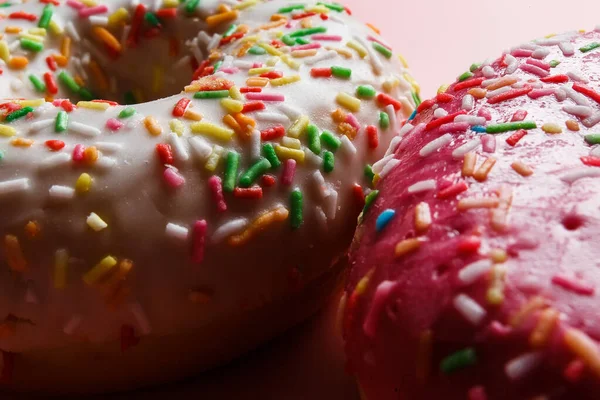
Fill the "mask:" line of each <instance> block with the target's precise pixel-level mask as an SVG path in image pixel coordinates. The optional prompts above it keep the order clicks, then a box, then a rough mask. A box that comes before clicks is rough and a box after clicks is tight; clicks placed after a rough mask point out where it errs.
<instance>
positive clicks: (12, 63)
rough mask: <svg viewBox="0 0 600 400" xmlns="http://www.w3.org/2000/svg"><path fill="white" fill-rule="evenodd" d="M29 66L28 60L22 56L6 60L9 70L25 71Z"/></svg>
mask: <svg viewBox="0 0 600 400" xmlns="http://www.w3.org/2000/svg"><path fill="white" fill-rule="evenodd" d="M28 64H29V60H28V59H27V58H25V57H22V56H14V57H11V58H10V59H9V60H8V67H9V68H11V69H17V70H20V69H25V67H27V65H28Z"/></svg>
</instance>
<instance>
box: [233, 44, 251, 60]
mask: <svg viewBox="0 0 600 400" xmlns="http://www.w3.org/2000/svg"><path fill="white" fill-rule="evenodd" d="M252 46H254V43H253V42H246V43H244V44H243V45H242V46H241V47H240V48H239V49H238V51H237V53H236V55H237V56H238V57H244V56H245V55H246V54H248V50H250V49H251V48H252Z"/></svg>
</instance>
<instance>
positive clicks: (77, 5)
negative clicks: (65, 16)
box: [67, 0, 85, 10]
mask: <svg viewBox="0 0 600 400" xmlns="http://www.w3.org/2000/svg"><path fill="white" fill-rule="evenodd" d="M67 5H68V6H69V7H71V8H74V9H76V10H81V9H82V8H84V7H85V4H83V3H81V2H79V1H77V0H67Z"/></svg>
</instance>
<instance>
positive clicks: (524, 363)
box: [504, 352, 543, 380]
mask: <svg viewBox="0 0 600 400" xmlns="http://www.w3.org/2000/svg"><path fill="white" fill-rule="evenodd" d="M542 358H543V356H542V353H540V352H531V353H525V354H523V355H521V356H519V357H517V358H514V359H512V360H510V361H509V362H508V363H506V365H505V366H504V372H505V373H506V376H508V377H509V378H510V379H511V380H518V379H522V378H524V377H525V376H527V375H529V374H530V373H531V372H532V370H534V369H535V368H536V367H538V366H539V365H540V364H541V363H542Z"/></svg>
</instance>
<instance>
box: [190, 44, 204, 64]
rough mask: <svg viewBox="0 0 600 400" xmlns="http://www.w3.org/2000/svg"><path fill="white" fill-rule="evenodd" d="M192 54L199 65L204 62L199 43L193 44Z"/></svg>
mask: <svg viewBox="0 0 600 400" xmlns="http://www.w3.org/2000/svg"><path fill="white" fill-rule="evenodd" d="M190 52H191V53H192V55H193V56H194V58H195V59H196V61H197V62H198V63H201V62H202V61H203V60H204V55H203V54H202V50H200V46H198V43H197V42H195V41H193V42H192V44H191V45H190Z"/></svg>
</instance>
